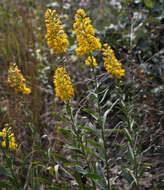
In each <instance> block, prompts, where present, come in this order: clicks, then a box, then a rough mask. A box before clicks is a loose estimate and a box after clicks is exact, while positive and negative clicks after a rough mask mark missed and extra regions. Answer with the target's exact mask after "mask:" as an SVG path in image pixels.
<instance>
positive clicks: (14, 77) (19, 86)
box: [8, 63, 31, 94]
mask: <svg viewBox="0 0 164 190" xmlns="http://www.w3.org/2000/svg"><path fill="white" fill-rule="evenodd" d="M8 82H9V83H10V87H12V88H14V90H15V92H16V93H19V92H21V93H23V94H30V93H31V89H30V88H27V87H26V83H25V82H26V80H25V78H24V77H23V75H22V74H21V72H20V70H19V69H18V67H17V65H16V63H11V64H10V67H9V70H8Z"/></svg>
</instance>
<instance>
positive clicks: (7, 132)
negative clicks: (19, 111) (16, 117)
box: [0, 125, 18, 151]
mask: <svg viewBox="0 0 164 190" xmlns="http://www.w3.org/2000/svg"><path fill="white" fill-rule="evenodd" d="M0 137H2V138H3V141H2V142H1V146H2V147H3V148H6V142H8V148H9V149H10V150H14V151H15V150H16V149H17V147H18V145H17V144H16V142H15V137H14V133H12V128H11V127H9V126H8V125H6V126H5V128H3V130H2V131H0Z"/></svg>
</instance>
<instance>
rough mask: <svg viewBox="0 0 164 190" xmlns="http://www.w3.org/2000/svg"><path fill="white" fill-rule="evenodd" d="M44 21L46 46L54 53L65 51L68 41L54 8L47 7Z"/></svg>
mask: <svg viewBox="0 0 164 190" xmlns="http://www.w3.org/2000/svg"><path fill="white" fill-rule="evenodd" d="M45 23H46V28H47V34H46V35H45V38H46V39H47V45H48V47H49V48H51V49H52V50H53V52H54V53H56V54H60V53H65V52H66V48H67V47H68V45H69V42H68V40H67V35H66V33H65V32H64V29H63V27H62V23H61V21H60V18H59V15H58V14H57V13H56V10H51V9H47V11H46V13H45Z"/></svg>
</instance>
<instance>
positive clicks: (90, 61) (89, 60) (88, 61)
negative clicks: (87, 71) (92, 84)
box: [85, 56, 97, 66]
mask: <svg viewBox="0 0 164 190" xmlns="http://www.w3.org/2000/svg"><path fill="white" fill-rule="evenodd" d="M85 63H86V64H87V65H88V66H97V62H96V59H95V58H94V57H93V56H89V57H88V58H87V59H86V60H85Z"/></svg>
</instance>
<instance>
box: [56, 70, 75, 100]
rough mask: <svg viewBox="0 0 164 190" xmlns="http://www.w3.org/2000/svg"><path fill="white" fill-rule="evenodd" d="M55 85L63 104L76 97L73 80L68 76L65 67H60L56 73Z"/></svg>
mask: <svg viewBox="0 0 164 190" xmlns="http://www.w3.org/2000/svg"><path fill="white" fill-rule="evenodd" d="M54 85H55V91H56V95H57V96H59V97H60V99H61V100H62V101H63V102H68V101H69V100H70V98H71V97H73V96H74V89H73V87H72V83H71V79H70V77H69V76H68V75H67V72H66V70H65V68H64V67H59V68H58V69H57V70H56V71H55V75H54Z"/></svg>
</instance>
